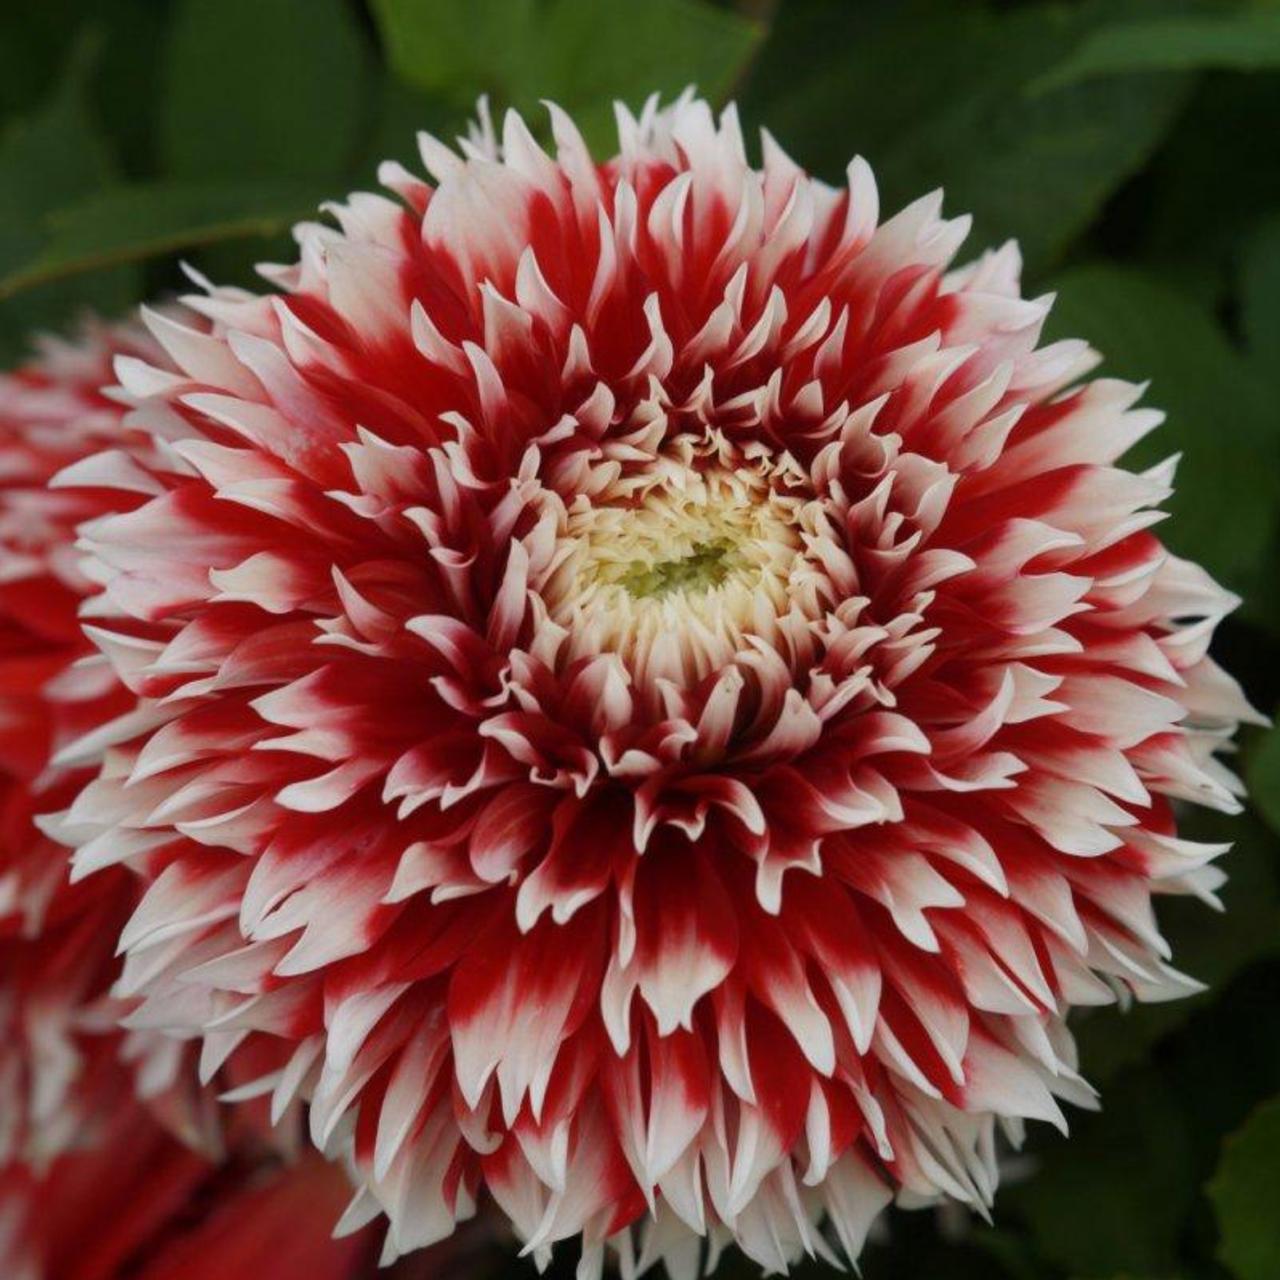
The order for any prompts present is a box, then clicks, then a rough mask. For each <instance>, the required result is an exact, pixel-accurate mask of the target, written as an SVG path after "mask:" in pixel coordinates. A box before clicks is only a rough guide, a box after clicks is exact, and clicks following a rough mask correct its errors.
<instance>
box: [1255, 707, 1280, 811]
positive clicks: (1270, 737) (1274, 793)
mask: <svg viewBox="0 0 1280 1280" xmlns="http://www.w3.org/2000/svg"><path fill="white" fill-rule="evenodd" d="M1248 778H1249V799H1250V800H1251V801H1252V802H1253V806H1254V808H1255V809H1257V810H1258V812H1259V813H1260V814H1261V815H1262V816H1263V818H1264V819H1265V820H1266V822H1267V825H1268V826H1270V827H1271V829H1272V830H1273V831H1280V727H1276V728H1272V729H1270V730H1268V732H1267V733H1266V734H1265V736H1264V737H1263V738H1262V741H1261V742H1260V743H1259V744H1258V745H1257V747H1256V748H1254V750H1253V751H1252V752H1251V753H1250V755H1249V770H1248Z"/></svg>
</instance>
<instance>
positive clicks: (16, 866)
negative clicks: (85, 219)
mask: <svg viewBox="0 0 1280 1280" xmlns="http://www.w3.org/2000/svg"><path fill="white" fill-rule="evenodd" d="M163 355H164V353H163V351H162V350H161V348H160V347H159V346H157V345H156V344H155V343H153V342H152V341H151V339H150V337H149V336H148V334H147V333H146V331H145V329H143V328H142V326H141V325H137V324H129V325H116V326H108V325H105V324H102V323H100V322H98V321H95V320H92V319H90V320H87V321H86V322H85V323H84V325H83V326H82V329H81V332H80V333H78V334H77V335H76V338H75V340H74V341H61V340H59V339H56V338H47V339H44V340H43V341H42V342H41V343H40V345H39V351H38V353H37V355H36V356H35V358H33V359H32V360H31V361H30V362H29V363H28V364H26V365H24V366H23V367H22V368H20V369H19V370H17V371H16V372H14V373H12V374H5V375H0V814H2V818H0V821H2V823H3V826H2V828H0V1168H3V1167H4V1166H6V1165H8V1164H9V1163H11V1162H17V1161H22V1162H26V1163H29V1164H32V1165H35V1166H41V1165H44V1164H46V1163H47V1162H48V1161H49V1160H51V1159H53V1158H54V1157H56V1156H57V1155H59V1154H60V1153H61V1152H62V1151H64V1150H65V1149H66V1148H68V1147H69V1146H71V1145H76V1146H82V1147H83V1146H85V1145H87V1144H91V1143H92V1142H94V1141H95V1140H96V1137H95V1131H96V1129H97V1128H99V1127H101V1125H102V1124H104V1123H106V1122H107V1121H108V1119H109V1118H110V1117H111V1116H112V1115H113V1114H114V1113H115V1111H116V1110H117V1108H118V1107H119V1106H121V1105H122V1104H125V1103H127V1101H128V1099H129V1097H130V1096H131V1094H132V1093H133V1090H134V1084H133V1082H132V1081H131V1080H130V1068H129V1067H128V1066H127V1065H125V1064H124V1063H122V1061H121V1058H122V1056H123V1057H124V1058H125V1059H131V1060H133V1062H134V1063H135V1064H136V1067H137V1070H138V1079H137V1084H138V1085H139V1087H140V1088H141V1090H142V1092H143V1093H145V1094H147V1095H149V1096H150V1098H151V1100H152V1103H153V1105H154V1106H155V1108H156V1109H157V1110H158V1111H163V1112H164V1113H165V1114H166V1115H167V1117H168V1119H169V1120H170V1122H171V1123H172V1124H173V1125H174V1126H175V1127H176V1128H177V1129H178V1130H180V1131H181V1132H183V1133H184V1135H185V1136H186V1137H187V1138H188V1139H189V1140H191V1141H193V1142H196V1143H197V1144H202V1145H205V1146H206V1147H208V1146H210V1145H211V1144H212V1142H213V1137H212V1134H211V1131H210V1128H209V1125H210V1121H211V1116H210V1114H209V1107H208V1102H209V1100H208V1099H201V1098H200V1097H199V1096H198V1094H197V1091H196V1090H195V1089H193V1088H192V1087H191V1084H192V1083H193V1082H189V1081H188V1080H187V1079H186V1075H187V1073H185V1072H183V1071H181V1069H180V1061H179V1059H180V1057H181V1050H180V1046H178V1045H176V1044H175V1043H174V1042H172V1041H168V1042H166V1041H165V1040H163V1039H161V1038H159V1037H137V1036H135V1037H128V1038H126V1042H125V1043H124V1044H122V1043H121V1037H120V1036H119V1035H117V1034H115V1030H116V1028H115V1019H116V1015H117V1012H118V1010H117V1008H116V1006H115V1004H114V1002H112V1001H111V1000H110V999H109V996H108V991H109V988H110V986H111V983H112V981H113V980H114V978H115V976H116V974H117V972H118V970H119V962H118V961H117V960H116V959H115V946H116V939H117V938H118V936H119V934H120V931H121V929H122V928H123V927H124V925H125V923H126V922H127V921H128V919H129V916H130V915H131V913H132V911H133V909H134V907H135V906H136V905H137V901H138V898H139V896H140V892H141V890H140V886H139V884H138V883H137V881H136V878H135V877H134V876H132V875H130V874H129V872H128V871H126V870H124V869H123V868H116V869H115V870H113V871H110V872H107V873H106V874H104V875H102V876H96V877H94V878H93V879H92V880H85V881H83V882H81V883H76V884H72V883H70V882H69V879H68V875H67V872H68V861H69V858H68V854H67V851H66V850H65V849H64V848H62V847H61V846H60V845H58V844H56V843H54V842H53V841H51V840H49V839H48V838H47V837H45V836H43V835H41V834H40V832H39V831H38V830H37V829H36V827H35V825H34V823H33V818H34V815H35V814H36V813H38V812H39V811H41V810H48V809H50V808H58V807H60V806H62V805H65V804H66V803H67V802H68V801H69V800H70V799H71V798H72V797H73V796H74V795H75V794H76V792H77V791H78V790H79V788H80V787H81V786H82V785H83V784H84V783H85V782H86V781H87V779H88V777H89V776H91V773H90V772H89V771H86V770H85V769H84V768H76V767H71V766H67V765H63V764H60V763H58V762H57V760H56V757H57V755H58V753H59V752H60V751H61V750H62V749H63V748H65V747H66V746H68V744H70V743H72V742H73V741H76V740H80V739H82V737H83V735H84V734H85V733H86V732H87V731H90V730H92V729H95V728H97V727H98V726H100V725H102V724H105V723H107V722H109V721H113V720H115V719H116V717H118V716H120V715H122V714H127V713H128V712H129V711H130V710H131V709H132V708H133V706H134V703H135V699H134V697H133V695H132V694H131V693H130V692H129V691H128V690H127V689H126V688H125V687H124V686H123V685H122V684H120V682H119V681H118V680H117V679H116V677H115V673H114V672H113V670H112V668H111V666H110V664H109V663H107V662H106V661H105V660H103V658H102V657H101V655H100V654H98V653H97V651H96V650H95V649H94V647H93V646H92V645H91V644H90V643H89V642H88V641H87V640H86V639H85V637H84V636H83V634H82V633H81V629H80V623H79V620H78V618H77V611H78V607H79V605H80V603H81V601H82V600H83V598H84V597H85V596H86V595H88V594H89V593H90V592H91V590H92V589H93V585H94V584H92V583H91V582H90V580H89V579H87V578H86V577H85V576H84V575H83V574H82V572H81V570H80V567H79V564H78V561H79V559H80V557H79V555H78V553H77V552H76V551H75V547H74V542H75V532H74V531H75V528H76V526H77V525H78V524H79V523H80V522H81V521H83V520H85V519H88V518H90V517H92V516H97V515H102V514H104V513H105V512H108V511H122V510H129V509H131V508H133V507H134V506H136V505H137V503H138V501H139V498H138V495H137V494H136V493H133V492H128V491H127V490H128V487H129V486H128V485H127V484H126V485H124V486H123V488H120V487H115V486H119V485H120V484H121V481H122V480H124V479H125V477H126V473H127V471H128V470H129V468H134V469H139V468H141V467H143V466H144V465H145V464H146V463H147V461H148V460H149V459H150V458H151V456H152V454H153V453H154V446H153V444H152V442H151V438H150V436H149V435H148V434H147V433H145V432H139V433H131V432H129V431H127V430H126V429H125V428H124V427H123V425H122V421H121V419H122V417H123V416H124V414H125V412H126V411H125V409H124V408H122V407H121V406H120V405H118V404H114V403H113V402H112V401H111V400H110V399H108V398H107V397H105V396H104V395H102V394H101V392H100V388H102V387H103V386H104V385H106V384H108V383H109V382H110V381H111V380H112V377H113V375H112V365H113V361H114V360H115V359H116V358H118V357H127V358H131V359H143V358H145V359H147V360H149V361H159V360H162V359H163ZM104 450H107V452H105V453H104ZM95 458H96V459H97V461H94V462H90V461H89V460H90V459H95ZM86 462H88V464H89V466H90V468H92V467H94V466H104V465H105V466H107V467H108V468H109V469H111V472H112V486H113V487H103V488H99V489H89V488H84V489H82V490H80V491H79V492H71V491H69V490H61V491H51V490H50V489H49V487H48V484H49V480H50V479H51V477H53V476H54V475H55V474H57V473H59V472H62V471H64V470H65V469H66V468H68V467H71V466H80V465H83V464H85V463H86ZM71 474H72V475H74V474H76V473H75V472H72V473H71ZM81 474H82V479H84V480H92V478H93V477H92V475H91V474H90V473H89V472H82V473H81Z"/></svg>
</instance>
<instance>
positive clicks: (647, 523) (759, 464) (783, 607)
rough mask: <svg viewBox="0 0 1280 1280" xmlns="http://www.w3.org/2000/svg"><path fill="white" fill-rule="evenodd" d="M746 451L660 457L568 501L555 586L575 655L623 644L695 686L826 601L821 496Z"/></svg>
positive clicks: (658, 674)
mask: <svg viewBox="0 0 1280 1280" xmlns="http://www.w3.org/2000/svg"><path fill="white" fill-rule="evenodd" d="M738 461H739V463H740V465H737V466H722V465H715V463H714V462H712V464H711V465H699V459H696V458H695V459H688V458H681V459H664V460H660V461H659V463H658V464H656V465H655V466H654V467H653V469H652V470H650V471H648V472H646V474H644V475H643V476H640V477H636V478H635V480H634V482H633V483H631V484H630V485H628V486H626V487H623V486H622V485H619V486H616V487H615V488H613V489H612V490H611V491H610V492H608V493H606V494H603V495H600V496H599V497H596V498H588V497H587V496H586V495H580V496H579V498H578V499H577V500H576V501H575V502H574V503H573V504H571V505H570V506H569V508H568V509H567V511H566V514H565V525H564V527H563V530H562V534H561V537H560V542H559V550H558V554H557V557H556V562H557V563H556V567H555V569H554V570H553V572H552V573H551V575H550V578H549V580H548V581H547V582H546V583H545V584H544V585H543V588H542V597H543V600H544V602H545V604H546V607H547V613H548V615H549V618H550V620H551V621H552V622H553V623H554V624H556V626H557V627H559V628H563V630H564V632H565V633H566V637H565V639H566V642H565V645H564V647H563V648H562V649H561V651H560V652H561V657H562V659H564V660H566V661H570V662H572V661H575V660H577V659H579V658H583V657H589V656H592V655H594V654H597V653H616V654H618V655H619V656H620V657H621V658H622V660H623V661H624V662H625V663H626V664H627V666H628V668H629V669H630V670H631V672H632V675H633V676H634V677H635V678H637V679H638V680H639V681H640V682H642V683H645V684H648V683H650V682H651V681H653V680H659V679H660V680H667V681H672V682H674V683H676V684H678V685H681V686H686V687H687V686H689V685H690V684H693V683H696V682H697V681H699V680H701V679H703V678H704V677H705V676H706V675H708V674H709V673H710V672H712V671H715V670H717V669H718V668H720V667H721V666H723V665H724V664H725V663H727V662H730V661H731V660H732V659H733V657H734V655H735V654H738V653H740V652H742V650H743V649H744V648H747V647H749V641H748V637H749V636H759V637H762V638H763V639H765V640H767V641H769V642H770V643H774V642H777V641H778V640H779V639H780V632H781V629H783V628H785V627H786V626H787V625H789V621H795V620H797V619H799V620H800V621H801V624H802V625H803V624H804V623H806V622H807V621H808V620H810V619H811V618H812V617H813V616H814V615H815V613H816V612H817V611H818V606H817V593H816V592H815V590H814V589H813V583H814V579H815V566H814V565H813V564H811V563H810V561H809V559H808V556H807V555H806V548H807V546H808V543H809V540H810V535H812V534H813V532H814V521H815V519H816V518H817V516H816V506H817V504H816V503H815V502H814V501H813V499H812V497H811V496H809V495H807V494H806V493H805V492H804V491H803V488H802V486H801V485H800V483H799V482H798V481H796V480H795V479H794V477H792V476H791V475H790V474H789V473H785V472H784V471H783V469H782V468H781V467H780V466H779V465H778V464H777V463H775V462H771V461H768V460H762V459H753V460H742V459H739V460H738Z"/></svg>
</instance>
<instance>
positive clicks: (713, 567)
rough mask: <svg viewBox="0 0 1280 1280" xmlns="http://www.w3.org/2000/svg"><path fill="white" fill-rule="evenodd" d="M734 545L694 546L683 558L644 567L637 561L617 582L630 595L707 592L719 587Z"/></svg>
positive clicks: (644, 565) (730, 559) (725, 575)
mask: <svg viewBox="0 0 1280 1280" xmlns="http://www.w3.org/2000/svg"><path fill="white" fill-rule="evenodd" d="M733 551H734V548H733V544H732V543H731V542H730V541H728V540H727V539H724V540H721V541H719V542H700V543H696V544H695V545H694V547H693V549H692V550H691V551H690V552H689V554H688V555H686V556H680V557H678V558H677V559H674V560H661V561H659V562H658V563H656V564H647V563H646V562H645V561H643V560H637V561H636V562H635V563H634V564H632V565H631V567H630V568H629V569H627V570H626V572H624V573H623V574H622V576H621V577H620V578H618V579H617V581H618V582H619V583H620V584H621V585H622V586H623V587H625V588H626V590H627V591H628V592H629V593H630V594H631V595H632V596H640V597H644V596H665V595H668V594H670V593H671V592H672V591H690V592H692V591H706V590H708V589H709V588H711V587H718V586H720V584H721V583H722V582H724V580H725V578H726V577H727V576H728V575H729V572H730V569H731V568H732V565H733V559H734V556H733Z"/></svg>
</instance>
